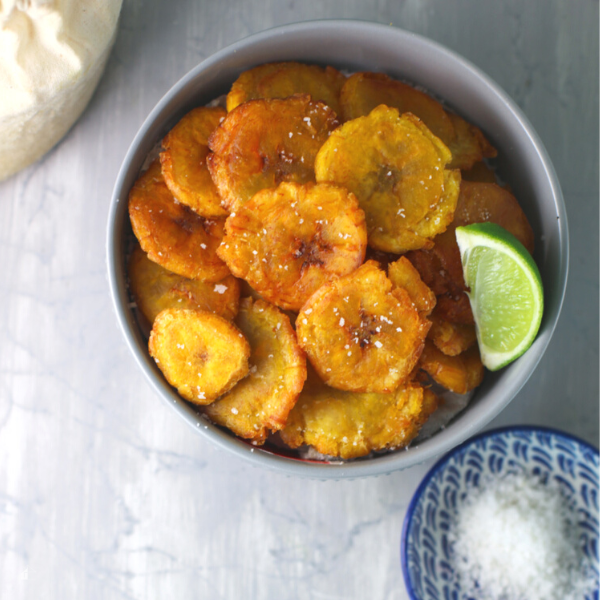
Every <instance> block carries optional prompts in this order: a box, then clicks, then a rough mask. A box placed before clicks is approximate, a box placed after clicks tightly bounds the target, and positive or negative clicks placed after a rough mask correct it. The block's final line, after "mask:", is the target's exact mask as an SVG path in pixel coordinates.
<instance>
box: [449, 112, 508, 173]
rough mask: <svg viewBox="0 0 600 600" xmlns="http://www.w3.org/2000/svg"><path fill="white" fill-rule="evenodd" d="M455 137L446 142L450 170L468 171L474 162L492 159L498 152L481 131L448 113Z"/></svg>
mask: <svg viewBox="0 0 600 600" xmlns="http://www.w3.org/2000/svg"><path fill="white" fill-rule="evenodd" d="M448 116H449V117H450V120H451V121H452V124H453V125H454V131H455V132H456V137H455V138H454V139H453V140H452V141H450V142H448V148H450V152H452V162H451V163H450V165H449V168H451V169H470V168H471V167H472V166H473V165H474V164H475V163H476V162H479V161H481V160H483V159H484V158H494V157H495V156H498V152H497V150H496V148H494V146H492V145H491V144H490V142H489V141H488V140H487V138H486V137H485V136H484V135H483V133H482V132H481V129H479V128H478V127H475V125H471V124H470V123H467V121H465V120H464V119H463V118H462V117H459V116H458V115H456V114H454V113H448Z"/></svg>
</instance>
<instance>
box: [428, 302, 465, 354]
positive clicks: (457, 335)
mask: <svg viewBox="0 0 600 600" xmlns="http://www.w3.org/2000/svg"><path fill="white" fill-rule="evenodd" d="M428 319H429V320H430V321H431V329H430V330H429V333H428V335H427V338H428V339H430V340H431V341H432V342H433V343H434V344H435V345H436V347H437V348H438V349H439V350H441V351H442V352H443V353H444V354H446V355H447V356H457V355H459V354H462V353H463V352H464V351H465V350H468V349H469V348H470V347H471V346H473V345H475V344H476V343H477V335H476V333H475V325H474V324H472V323H471V324H467V325H463V324H461V323H451V322H450V321H448V320H446V319H445V318H444V317H443V316H442V315H441V314H440V311H439V309H437V310H436V309H434V311H433V312H432V313H431V314H430V315H429V317H428Z"/></svg>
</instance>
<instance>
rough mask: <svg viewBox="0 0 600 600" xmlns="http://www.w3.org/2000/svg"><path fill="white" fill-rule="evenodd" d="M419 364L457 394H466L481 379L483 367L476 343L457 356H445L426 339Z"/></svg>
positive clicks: (437, 380) (442, 384) (438, 381)
mask: <svg viewBox="0 0 600 600" xmlns="http://www.w3.org/2000/svg"><path fill="white" fill-rule="evenodd" d="M419 366H420V367H421V369H423V370H424V371H425V372H427V373H428V374H429V375H430V376H431V377H432V378H433V379H434V380H435V381H436V382H437V383H439V384H440V385H441V386H443V387H445V388H446V389H448V390H450V391H451V392H456V393H457V394H466V393H467V392H470V391H471V390H473V389H475V388H476V387H477V386H478V385H479V384H480V383H481V382H482V381H483V374H484V367H483V364H482V362H481V358H480V356H479V348H478V347H477V345H474V346H471V348H469V349H468V350H466V351H465V352H463V353H462V354H459V355H458V356H447V355H446V354H444V353H443V352H442V351H441V350H439V349H438V348H436V346H435V345H434V344H433V343H432V342H431V341H430V340H427V341H426V342H425V348H424V349H423V353H422V354H421V358H420V359H419Z"/></svg>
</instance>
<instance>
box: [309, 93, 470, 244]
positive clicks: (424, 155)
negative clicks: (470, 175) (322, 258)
mask: <svg viewBox="0 0 600 600" xmlns="http://www.w3.org/2000/svg"><path fill="white" fill-rule="evenodd" d="M450 159H451V154H450V151H449V150H448V148H446V146H444V144H443V143H442V142H441V141H440V140H439V138H437V137H435V136H434V135H433V134H432V133H431V132H430V131H429V129H427V127H425V125H423V123H422V122H421V121H420V120H419V119H418V118H417V117H415V116H414V115H412V114H410V113H406V114H404V115H402V116H400V114H399V113H398V110H397V109H395V108H388V107H387V106H383V105H382V106H378V107H377V108H375V109H374V110H373V111H371V113H369V115H368V116H366V117H359V118H357V119H354V120H353V121H348V122H347V123H345V124H344V125H342V126H341V127H340V128H339V129H337V130H336V131H334V132H333V133H332V134H331V136H330V137H329V139H328V140H327V141H326V142H325V143H324V144H323V146H322V148H321V149H320V150H319V153H318V154H317V158H316V160H315V174H316V179H317V181H318V182H322V181H329V182H333V183H337V184H338V185H341V186H344V187H346V188H347V189H348V190H350V191H351V192H352V193H353V194H354V195H355V196H356V197H357V198H358V202H359V204H360V206H361V208H362V209H363V210H364V211H365V215H366V218H367V231H368V236H369V245H370V246H372V247H373V248H375V249H377V250H381V251H383V252H391V253H396V254H401V253H404V252H406V251H408V250H415V249H419V248H423V247H430V246H431V245H432V243H431V241H430V238H432V237H434V236H435V235H437V234H438V233H441V232H442V231H444V230H445V229H446V227H447V226H448V224H449V223H450V222H451V221H452V217H453V214H454V209H455V207H456V200H457V198H458V192H459V186H460V171H458V170H455V171H449V170H448V169H447V168H446V165H447V163H448V162H449V161H450Z"/></svg>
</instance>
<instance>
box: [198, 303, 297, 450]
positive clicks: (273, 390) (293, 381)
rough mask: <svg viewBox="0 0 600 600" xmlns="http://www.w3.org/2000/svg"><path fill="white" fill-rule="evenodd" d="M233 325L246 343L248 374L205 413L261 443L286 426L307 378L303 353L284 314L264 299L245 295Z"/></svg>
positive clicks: (241, 434) (240, 434) (213, 419)
mask: <svg viewBox="0 0 600 600" xmlns="http://www.w3.org/2000/svg"><path fill="white" fill-rule="evenodd" d="M236 323H237V325H238V327H239V328H240V329H241V331H242V332H243V333H244V335H245V336H246V338H247V339H248V341H249V342H250V348H251V355H250V365H251V366H250V374H249V375H248V377H246V378H245V379H243V380H242V381H240V382H239V383H238V384H237V385H236V386H235V387H234V388H233V389H232V390H231V391H230V392H229V394H227V395H226V396H224V397H222V398H220V399H219V400H217V401H216V402H213V403H212V404H211V405H210V406H207V407H206V409H205V414H206V415H207V416H208V417H209V418H210V419H211V420H212V421H213V422H215V423H217V424H218V425H222V426H224V427H227V428H229V429H230V430H231V431H233V432H234V433H235V434H236V435H239V436H240V437H243V438H246V439H250V440H253V442H254V443H256V444H262V443H264V441H265V439H266V438H267V435H268V434H269V432H271V431H278V430H279V429H281V428H282V427H283V426H284V425H285V423H286V421H287V418H288V414H289V412H290V410H291V409H292V408H293V406H294V404H295V403H296V400H297V398H298V395H299V394H300V391H301V390H302V386H303V385H304V381H305V379H306V357H305V355H304V352H303V351H302V350H301V349H300V347H299V346H298V343H297V341H296V334H295V332H294V330H293V329H292V326H291V325H290V321H289V319H288V318H287V316H286V315H284V314H283V313H282V312H281V311H280V310H278V309H277V308H275V307H274V306H273V305H272V304H269V303H267V302H265V301H264V300H253V299H252V298H244V299H243V300H242V301H241V303H240V310H239V313H238V316H237V318H236Z"/></svg>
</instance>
